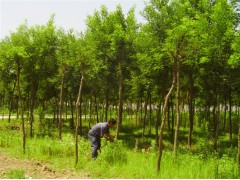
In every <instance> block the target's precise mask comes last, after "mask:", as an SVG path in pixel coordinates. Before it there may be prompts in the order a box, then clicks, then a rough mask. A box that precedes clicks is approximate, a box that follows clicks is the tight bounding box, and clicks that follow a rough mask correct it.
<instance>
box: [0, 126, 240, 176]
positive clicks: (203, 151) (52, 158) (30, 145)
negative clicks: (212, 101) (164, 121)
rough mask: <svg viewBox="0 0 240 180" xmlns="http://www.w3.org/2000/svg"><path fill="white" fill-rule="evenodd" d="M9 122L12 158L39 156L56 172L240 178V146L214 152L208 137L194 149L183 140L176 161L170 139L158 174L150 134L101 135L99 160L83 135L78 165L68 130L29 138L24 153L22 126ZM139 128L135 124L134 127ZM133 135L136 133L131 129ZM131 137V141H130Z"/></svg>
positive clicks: (4, 132)
mask: <svg viewBox="0 0 240 180" xmlns="http://www.w3.org/2000/svg"><path fill="white" fill-rule="evenodd" d="M7 126H8V124H7V123H2V124H1V125H0V128H1V131H0V150H1V151H5V152H8V154H9V155H10V156H12V157H17V158H22V159H32V158H34V159H37V160H42V161H46V162H49V163H50V164H51V167H50V168H51V169H53V170H57V171H64V170H66V169H67V170H74V171H75V172H76V174H79V175H80V174H83V173H85V174H86V173H87V174H88V175H89V176H90V177H91V178H131V179H133V178H138V179H142V178H151V179H155V178H164V179H165V178H191V179H196V178H197V179H206V178H211V179H213V178H220V179H221V178H224V179H228V178H239V176H238V165H237V149H236V148H234V147H232V148H225V149H224V150H222V151H221V155H219V153H216V152H214V151H212V149H211V146H209V145H208V141H207V140H206V138H205V139H204V138H203V139H200V137H198V138H199V140H198V142H197V143H196V145H195V146H196V148H195V150H194V151H193V150H189V149H187V148H186V146H185V145H184V144H180V146H179V148H178V153H177V154H178V156H177V158H176V159H175V160H174V158H173V151H172V147H171V146H170V145H169V144H170V143H169V142H166V143H165V144H166V146H165V149H164V151H163V156H162V162H161V171H160V172H159V173H157V171H156V169H157V158H158V151H157V149H155V148H152V149H151V150H149V151H147V152H146V151H143V150H142V148H143V146H144V144H146V143H147V144H149V143H150V144H154V143H153V140H152V139H151V138H147V139H142V138H140V137H139V136H136V137H137V138H134V137H132V136H131V137H129V134H131V133H130V131H131V128H129V129H128V130H127V132H124V133H125V134H121V137H122V140H119V141H117V142H114V143H108V142H106V141H105V140H102V150H101V153H99V157H98V158H97V159H96V160H92V159H91V148H90V144H89V142H88V139H86V138H80V140H79V142H78V143H79V163H78V164H77V165H75V138H74V135H73V134H71V133H69V132H64V134H63V139H62V141H59V140H57V133H56V132H54V131H56V129H52V131H51V135H45V136H44V135H43V134H41V136H38V134H37V133H36V134H35V136H34V137H33V138H29V137H28V138H27V145H26V153H25V154H23V153H22V152H23V151H22V136H21V133H22V132H21V131H13V130H10V129H9V128H7ZM126 129H127V128H126ZM137 130H139V129H136V130H135V132H136V131H137ZM54 133H55V134H54ZM133 134H134V133H133ZM128 140H129V141H128ZM130 144H131V145H130ZM23 176H24V172H23V171H22V170H10V171H9V172H8V173H7V178H9V179H10V178H17V179H20V178H22V177H23Z"/></svg>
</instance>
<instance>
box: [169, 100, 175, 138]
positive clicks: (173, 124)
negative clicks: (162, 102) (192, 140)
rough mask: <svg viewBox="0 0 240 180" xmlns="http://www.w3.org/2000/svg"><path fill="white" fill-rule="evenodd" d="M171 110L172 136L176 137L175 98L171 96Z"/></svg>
mask: <svg viewBox="0 0 240 180" xmlns="http://www.w3.org/2000/svg"><path fill="white" fill-rule="evenodd" d="M169 107H170V108H171V114H172V115H171V117H172V129H171V136H172V138H173V137H174V126H175V118H174V108H173V107H174V104H173V97H172V96H171V104H170V106H169Z"/></svg>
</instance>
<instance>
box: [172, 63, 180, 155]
mask: <svg viewBox="0 0 240 180" xmlns="http://www.w3.org/2000/svg"><path fill="white" fill-rule="evenodd" d="M176 76H177V77H176V78H177V95H176V98H177V103H176V109H177V122H176V128H175V135H174V150H173V151H174V153H173V156H174V159H175V158H176V157H177V145H178V143H177V142H178V131H179V126H180V61H178V63H177V75H176Z"/></svg>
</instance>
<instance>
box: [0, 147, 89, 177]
mask: <svg viewBox="0 0 240 180" xmlns="http://www.w3.org/2000/svg"><path fill="white" fill-rule="evenodd" d="M11 170H13V171H14V170H22V171H24V176H25V178H26V179H87V178H89V175H87V174H85V175H84V174H83V175H77V174H76V173H75V172H74V171H68V170H63V171H61V172H56V171H55V170H52V169H51V168H50V164H48V163H45V162H41V161H38V160H34V159H32V160H23V159H17V158H11V157H9V156H8V155H7V154H6V153H3V152H0V178H7V173H9V171H11Z"/></svg>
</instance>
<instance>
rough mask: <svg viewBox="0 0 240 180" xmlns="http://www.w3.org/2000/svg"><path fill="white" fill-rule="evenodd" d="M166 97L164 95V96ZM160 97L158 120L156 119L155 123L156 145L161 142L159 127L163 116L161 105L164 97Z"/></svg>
mask: <svg viewBox="0 0 240 180" xmlns="http://www.w3.org/2000/svg"><path fill="white" fill-rule="evenodd" d="M163 98H164V97H163ZM163 98H161V99H160V101H159V105H158V108H157V110H156V111H157V112H156V114H157V120H156V124H155V131H156V135H155V140H156V147H158V143H159V135H158V128H159V124H160V118H161V107H162V99H163Z"/></svg>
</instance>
